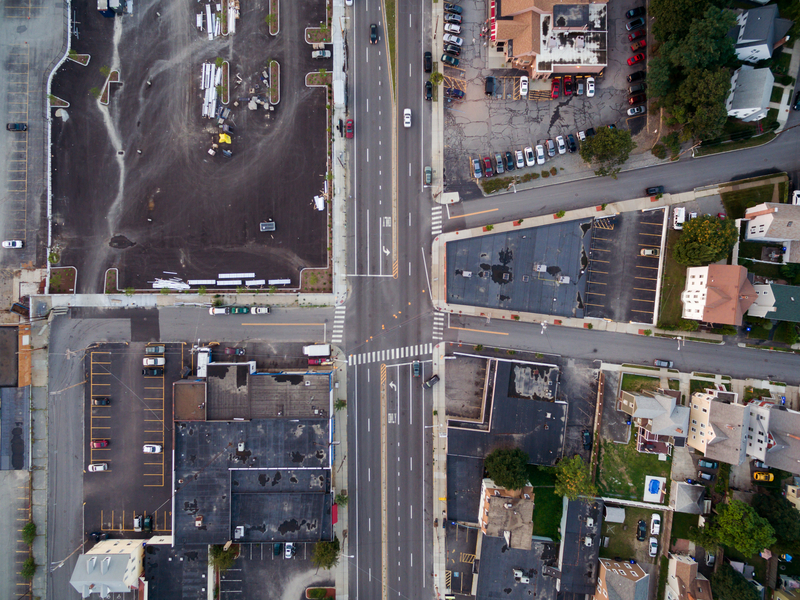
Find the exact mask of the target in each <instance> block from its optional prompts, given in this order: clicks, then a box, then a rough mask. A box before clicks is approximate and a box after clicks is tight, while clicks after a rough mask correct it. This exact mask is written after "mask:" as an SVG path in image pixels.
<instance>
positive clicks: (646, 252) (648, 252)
mask: <svg viewBox="0 0 800 600" xmlns="http://www.w3.org/2000/svg"><path fill="white" fill-rule="evenodd" d="M659 254H660V250H659V249H658V248H642V250H641V252H639V256H653V257H657V256H658V255H659Z"/></svg>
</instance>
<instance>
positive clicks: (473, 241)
mask: <svg viewBox="0 0 800 600" xmlns="http://www.w3.org/2000/svg"><path fill="white" fill-rule="evenodd" d="M591 226H592V219H584V220H578V221H567V222H563V223H554V224H552V225H545V226H543V227H530V228H526V229H518V230H514V231H508V232H503V233H494V234H488V235H478V236H475V237H471V238H465V239H460V240H457V241H453V242H448V243H447V245H446V248H445V250H446V256H447V262H446V264H447V266H446V269H447V273H446V275H447V302H448V303H450V304H464V305H468V306H485V307H488V308H500V309H504V310H510V311H519V312H531V313H539V314H549V315H558V316H563V317H576V318H581V317H583V303H582V302H581V300H580V298H581V297H583V295H584V292H585V287H586V278H585V277H584V270H585V269H586V266H587V265H588V253H589V248H590V241H591V236H590V235H587V234H588V233H589V232H590V230H591ZM467 274H471V275H470V276H465V275H467Z"/></svg>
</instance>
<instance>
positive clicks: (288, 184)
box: [53, 0, 332, 293]
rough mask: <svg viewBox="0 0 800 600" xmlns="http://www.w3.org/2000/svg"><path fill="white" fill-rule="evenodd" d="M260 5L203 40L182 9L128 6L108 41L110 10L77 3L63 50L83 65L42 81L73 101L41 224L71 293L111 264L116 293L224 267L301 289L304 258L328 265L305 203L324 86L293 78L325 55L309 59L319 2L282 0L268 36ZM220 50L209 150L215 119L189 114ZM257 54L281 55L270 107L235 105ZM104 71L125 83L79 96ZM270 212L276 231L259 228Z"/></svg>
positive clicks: (315, 184)
mask: <svg viewBox="0 0 800 600" xmlns="http://www.w3.org/2000/svg"><path fill="white" fill-rule="evenodd" d="M267 7H268V3H255V4H252V3H251V4H243V5H242V11H241V18H240V19H239V20H238V21H237V26H236V27H237V31H236V33H235V34H233V35H231V36H228V37H222V36H220V37H218V38H216V39H214V40H213V41H209V40H208V39H207V36H206V34H205V32H201V31H198V30H197V28H196V27H195V12H196V11H195V7H194V5H189V4H185V3H177V4H175V3H167V4H151V5H147V6H143V7H141V8H140V7H138V6H137V11H136V12H135V13H134V14H133V15H132V16H128V17H125V26H124V28H122V27H121V28H120V29H121V32H117V34H116V35H118V39H119V43H118V45H117V46H116V47H115V46H114V42H113V40H114V37H115V31H114V27H115V23H119V19H105V18H103V17H102V15H100V14H99V13H98V11H97V10H96V8H95V7H93V6H90V5H82V6H78V7H76V10H77V14H76V17H77V20H78V21H80V22H81V36H80V39H79V40H74V43H73V49H74V50H75V51H76V52H78V53H83V52H85V53H88V54H91V57H92V58H91V62H90V64H89V66H87V67H83V66H81V65H79V64H77V63H75V62H71V61H68V62H67V63H65V65H64V66H63V67H61V68H60V69H59V71H58V74H57V75H56V77H55V79H54V83H53V94H54V95H56V96H58V97H61V98H64V99H65V100H67V101H69V102H70V103H71V107H70V108H69V109H68V110H67V112H68V115H69V118H68V120H66V121H64V120H61V119H56V120H54V122H53V142H54V151H53V153H54V158H53V166H54V169H53V187H54V199H53V213H54V216H53V234H54V242H55V244H56V246H57V247H58V248H59V249H60V256H61V263H60V264H61V265H71V266H75V267H77V269H78V276H77V284H76V285H77V289H76V292H78V293H97V292H102V291H103V287H104V283H105V280H104V273H105V271H106V269H107V268H109V267H118V268H119V269H120V277H119V287H120V289H125V288H127V287H133V288H137V289H142V288H150V287H151V282H152V281H153V280H154V279H155V278H156V277H165V278H171V277H178V278H181V279H183V280H184V281H188V280H190V279H192V280H216V279H218V275H219V274H221V273H254V274H255V276H254V277H252V279H256V280H262V279H263V280H268V279H290V280H291V282H292V285H298V284H299V277H300V270H301V269H303V268H306V267H320V266H324V265H325V264H326V260H327V246H328V241H327V212H326V211H317V210H315V208H314V202H313V197H314V196H315V195H316V194H319V193H320V191H321V190H323V188H324V187H325V174H326V170H327V161H326V156H325V154H326V136H327V135H328V134H327V133H326V128H327V125H326V109H325V105H326V96H325V93H324V90H323V89H321V88H309V87H306V85H305V75H306V74H307V73H309V72H314V71H318V70H319V69H320V68H321V67H325V68H328V69H330V68H331V65H332V61H331V60H330V59H323V60H315V59H312V58H311V51H312V47H311V46H310V45H309V44H307V43H306V41H305V38H304V28H305V27H306V26H307V25H310V24H317V23H319V22H320V21H321V20H324V14H325V13H324V11H325V7H324V4H323V3H320V2H317V1H316V0H300V1H298V2H287V3H282V4H281V17H280V18H281V27H280V34H279V35H277V36H271V35H269V33H268V31H267V29H268V26H267V24H266V23H265V21H264V18H265V16H266V14H267ZM159 23H160V24H163V27H167V26H168V27H169V35H165V32H164V29H162V25H159ZM115 56H118V58H115ZM217 57H219V58H224V59H225V60H227V61H228V62H229V64H230V83H229V88H230V90H229V91H230V96H231V98H230V101H229V103H228V105H227V108H229V109H231V111H232V116H231V119H230V120H229V121H226V123H230V124H231V125H232V127H233V128H234V133H233V134H232V143H231V145H230V146H225V145H224V144H222V145H221V146H220V148H218V149H217V150H218V151H217V154H216V155H215V156H211V155H209V153H208V150H209V149H210V148H211V146H212V143H218V141H219V139H218V138H219V135H218V134H219V129H218V127H217V123H216V122H215V121H213V120H209V119H204V118H202V117H201V107H202V103H203V93H202V91H201V90H200V74H201V64H202V63H204V62H211V63H214V62H215V60H216V58H217ZM270 59H273V60H276V61H278V62H279V63H280V66H281V69H280V84H281V85H280V102H279V103H278V104H277V105H276V106H275V110H274V111H268V110H264V108H263V107H261V106H260V105H259V106H258V108H257V110H255V111H251V110H248V107H247V102H238V106H236V105H235V104H234V103H235V102H237V99H238V98H240V97H242V96H249V95H250V90H257V88H256V86H260V87H259V88H258V90H259V91H257V92H256V91H254V92H253V93H254V94H255V93H261V94H263V93H264V85H263V82H262V80H261V73H262V72H263V71H264V69H265V64H267V61H268V60H270ZM114 61H117V62H116V63H115V62H114ZM104 66H105V67H113V68H115V69H118V70H119V72H120V77H121V79H122V85H115V86H112V93H111V97H110V101H109V104H108V106H107V107H105V106H102V105H101V104H100V103H99V102H98V101H97V100H95V98H94V97H93V96H92V95H91V94H90V90H92V89H94V88H101V87H102V86H103V84H104V81H105V79H104V76H103V74H102V73H101V72H100V70H101V69H102V68H103V67H104ZM237 75H239V76H241V79H242V82H241V83H238V79H237ZM223 148H228V149H230V150H231V152H232V157H230V158H226V157H224V156H223V155H222V153H221V152H219V150H220V149H223ZM269 219H272V220H273V222H274V223H275V224H276V230H275V231H274V232H261V231H260V229H259V223H260V222H262V221H268V220H269ZM164 272H167V273H166V274H165V273H164ZM231 287H233V286H231Z"/></svg>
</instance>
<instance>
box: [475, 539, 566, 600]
mask: <svg viewBox="0 0 800 600" xmlns="http://www.w3.org/2000/svg"><path fill="white" fill-rule="evenodd" d="M557 558H558V554H557V552H556V548H555V544H554V543H553V542H551V541H543V540H542V539H540V538H539V539H537V538H534V540H533V544H532V547H531V549H530V550H517V549H515V548H509V547H508V546H506V543H505V540H503V539H502V538H493V537H489V536H483V540H482V542H481V555H480V571H479V574H478V592H477V594H476V598H480V599H481V600H483V599H493V598H498V599H500V598H502V599H503V600H530V599H531V598H536V600H555V599H556V594H557V592H556V578H555V577H553V576H550V575H546V574H545V572H546V569H545V567H548V566H549V567H555V565H556V561H557ZM515 569H517V570H520V571H522V574H523V576H524V577H527V578H528V579H529V580H530V582H529V583H522V582H521V581H517V580H516V579H515V577H514V570H515Z"/></svg>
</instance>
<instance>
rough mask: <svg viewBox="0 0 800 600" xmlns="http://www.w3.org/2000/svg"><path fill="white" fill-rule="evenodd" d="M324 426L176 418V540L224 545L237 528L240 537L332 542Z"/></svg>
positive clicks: (315, 422)
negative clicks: (240, 530)
mask: <svg viewBox="0 0 800 600" xmlns="http://www.w3.org/2000/svg"><path fill="white" fill-rule="evenodd" d="M329 429H330V427H329V421H328V420H327V419H293V420H288V419H263V420H261V419H259V420H253V421H244V422H243V421H236V422H177V423H176V427H175V488H176V492H175V515H174V519H175V540H176V542H177V543H178V544H220V543H224V542H225V541H227V540H229V539H232V538H233V532H234V530H235V528H236V526H239V525H241V526H243V527H244V528H245V534H244V537H243V538H242V539H241V540H240V541H243V542H249V541H298V542H299V541H318V540H320V539H330V537H331V536H332V524H331V516H330V510H331V509H330V506H331V502H332V499H331V495H330V493H328V492H330V455H329V448H330V445H329V443H330V432H329ZM240 443H241V444H243V446H242V448H241V449H240V447H239V444H240ZM198 517H199V518H201V520H200V521H199V522H197V521H196V518H198Z"/></svg>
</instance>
